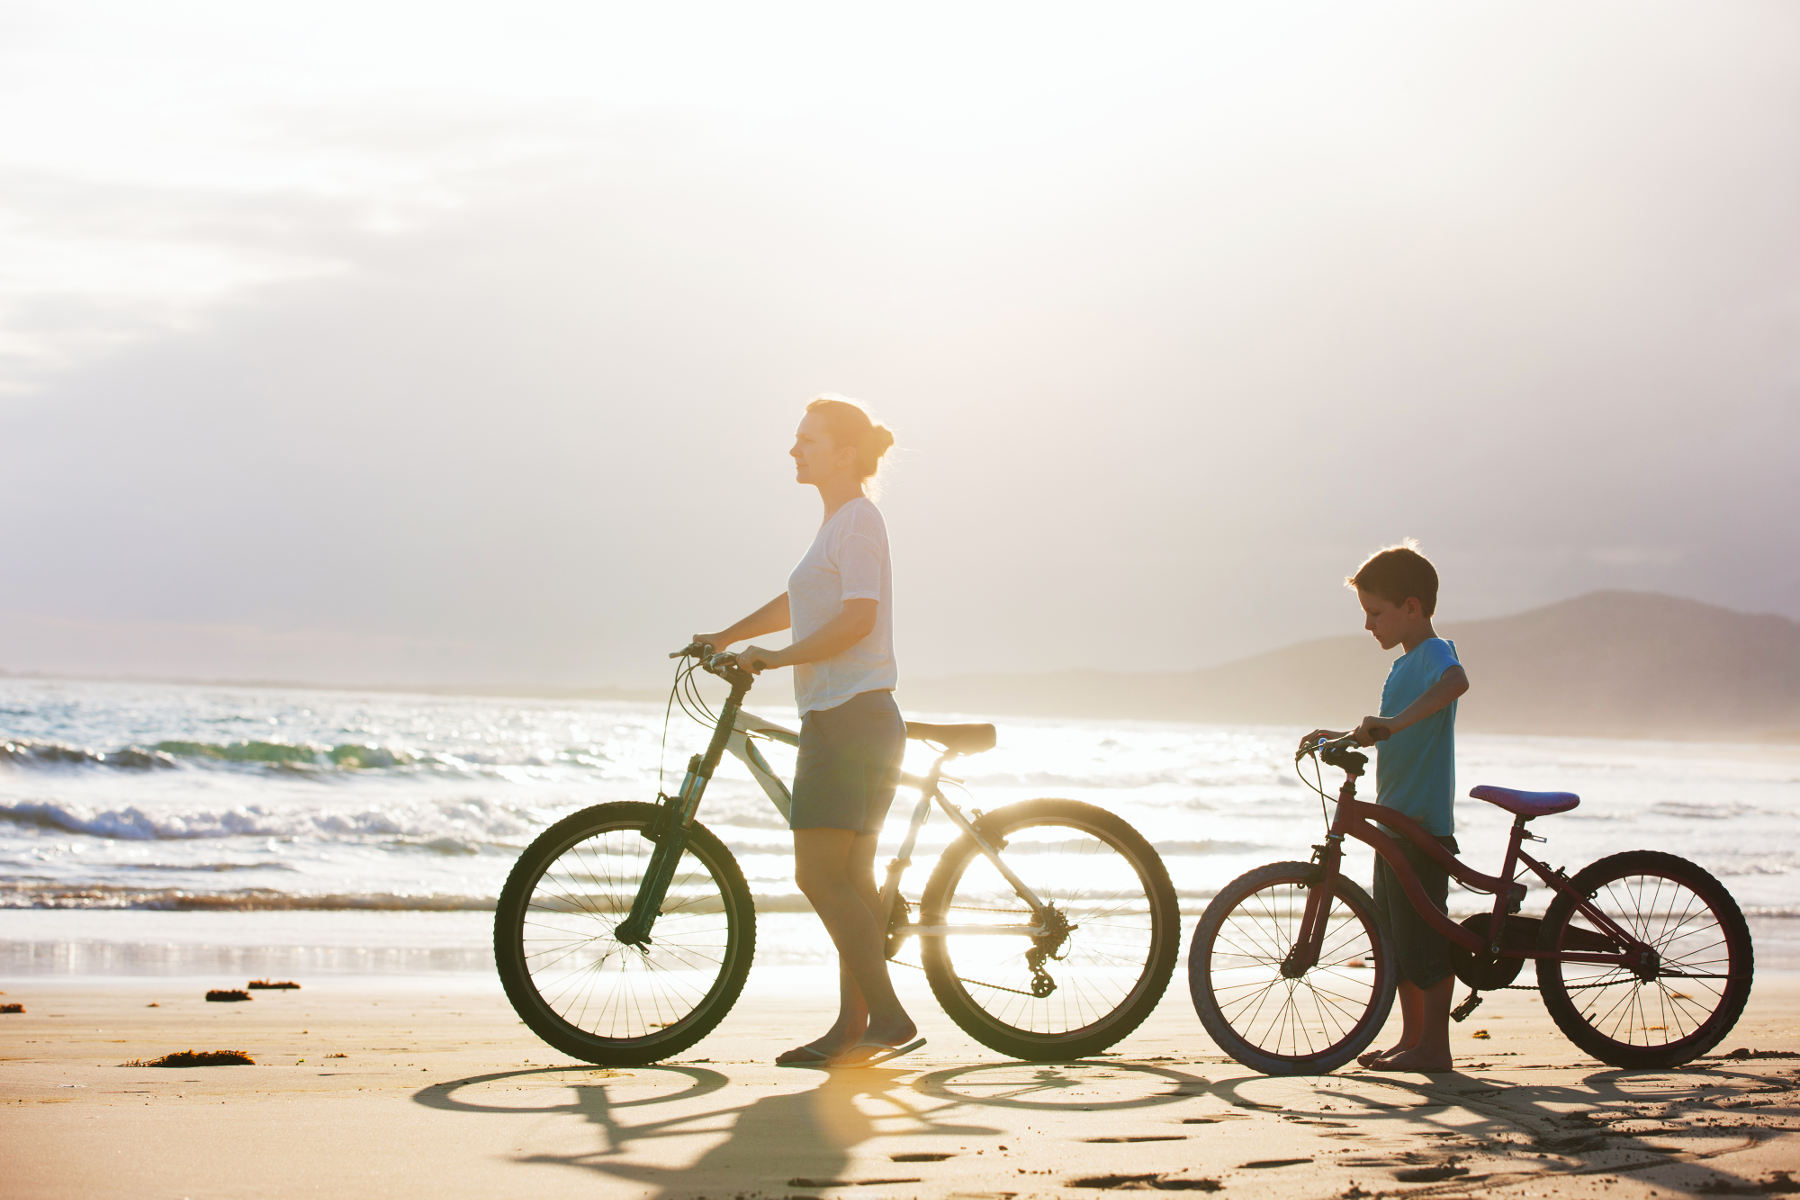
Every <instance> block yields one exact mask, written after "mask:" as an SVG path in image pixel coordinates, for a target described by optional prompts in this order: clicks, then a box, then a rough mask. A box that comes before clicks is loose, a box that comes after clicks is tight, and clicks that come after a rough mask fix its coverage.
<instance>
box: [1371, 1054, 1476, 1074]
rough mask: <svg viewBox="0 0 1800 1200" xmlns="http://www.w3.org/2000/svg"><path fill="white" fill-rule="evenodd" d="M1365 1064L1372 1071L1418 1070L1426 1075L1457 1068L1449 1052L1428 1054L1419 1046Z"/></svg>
mask: <svg viewBox="0 0 1800 1200" xmlns="http://www.w3.org/2000/svg"><path fill="white" fill-rule="evenodd" d="M1364 1065H1365V1066H1367V1067H1368V1068H1369V1069H1370V1070H1371V1071H1417V1072H1419V1073H1420V1074H1424V1075H1435V1074H1438V1073H1440V1072H1443V1071H1454V1070H1455V1069H1456V1066H1455V1064H1454V1063H1452V1062H1451V1061H1450V1056H1449V1055H1448V1054H1438V1055H1433V1054H1426V1053H1425V1052H1424V1051H1422V1050H1419V1049H1417V1048H1414V1049H1411V1050H1403V1051H1401V1052H1400V1053H1398V1054H1393V1055H1389V1056H1387V1057H1385V1058H1380V1059H1377V1060H1376V1061H1375V1062H1372V1063H1366V1064H1364Z"/></svg>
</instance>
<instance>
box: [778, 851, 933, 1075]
mask: <svg viewBox="0 0 1800 1200" xmlns="http://www.w3.org/2000/svg"><path fill="white" fill-rule="evenodd" d="M875 842H876V839H875V836H874V835H872V834H860V833H855V832H852V831H851V830H848V829H796V830H795V831H794V877H795V881H796V882H797V883H798V884H799V885H800V890H801V892H802V893H804V894H805V896H806V898H807V900H808V902H810V903H811V904H812V906H813V911H814V912H816V913H818V914H819V919H820V920H821V921H823V922H824V924H825V931H826V932H827V933H829V934H830V935H831V941H832V944H833V945H834V946H836V947H837V952H838V963H839V975H840V1004H839V1013H838V1023H837V1024H836V1025H834V1026H833V1027H832V1030H831V1032H830V1033H828V1034H827V1037H828V1038H829V1037H832V1035H833V1034H837V1035H839V1036H842V1035H844V1034H847V1033H849V1032H850V1031H851V1030H852V1029H854V1027H855V1026H856V1024H857V1023H858V1021H859V1020H860V1021H861V1022H862V1023H863V1024H864V1028H863V1029H861V1030H860V1031H857V1034H856V1036H850V1037H849V1038H848V1040H847V1044H846V1046H845V1047H844V1048H846V1049H847V1048H848V1046H849V1045H854V1044H855V1043H856V1042H857V1041H860V1040H863V1039H867V1040H870V1041H876V1042H881V1043H883V1044H886V1045H899V1044H901V1043H903V1042H905V1041H907V1040H909V1039H911V1038H912V1037H913V1036H914V1035H915V1034H916V1033H917V1032H918V1027H917V1026H915V1025H914V1024H913V1021H912V1018H911V1017H908V1016H907V1015H906V1009H905V1008H904V1007H902V1006H901V1004H900V998H899V997H898V996H896V995H895V994H894V985H893V982H892V981H891V980H890V979H889V978H888V967H887V946H886V930H885V929H884V928H883V926H882V922H881V917H880V914H879V913H878V912H877V909H878V907H879V904H880V894H879V893H878V892H877V891H876V889H875V873H874V863H875ZM833 1040H835V1039H833ZM823 1041H824V1039H821V1043H822V1042H823ZM819 1048H820V1049H825V1046H824V1045H822V1044H821V1045H820V1046H819Z"/></svg>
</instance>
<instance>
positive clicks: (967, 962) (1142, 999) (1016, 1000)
mask: <svg viewBox="0 0 1800 1200" xmlns="http://www.w3.org/2000/svg"><path fill="white" fill-rule="evenodd" d="M975 824H976V829H977V830H978V831H979V832H980V834H981V836H982V837H983V838H984V839H986V841H987V842H988V844H989V845H990V846H993V847H994V848H995V849H996V850H997V851H1000V852H1001V857H1002V858H1003V859H1004V860H1005V862H1006V865H1007V868H1008V869H1009V870H1011V871H1012V872H1013V873H1014V874H1015V875H1017V876H1018V877H1019V878H1020V879H1021V880H1023V881H1024V883H1025V884H1026V885H1027V886H1028V887H1029V888H1030V889H1031V890H1032V891H1033V892H1035V893H1036V894H1037V896H1038V898H1039V899H1040V900H1042V901H1043V902H1044V903H1045V904H1046V905H1047V908H1046V909H1044V910H1042V911H1041V912H1039V913H1033V911H1032V909H1031V906H1030V905H1029V904H1028V903H1027V902H1026V901H1025V900H1023V899H1022V898H1021V897H1020V896H1019V894H1018V893H1017V891H1016V890H1015V889H1014V888H1013V886H1012V885H1011V884H1010V883H1008V882H1007V880H1006V877H1005V876H1003V875H1002V874H1001V873H1000V872H999V871H998V870H997V869H995V867H994V864H993V863H992V862H991V861H989V859H988V858H987V856H986V855H984V854H983V853H982V852H981V850H980V849H979V847H977V846H976V844H975V841H974V839H972V838H970V837H969V836H968V835H966V834H965V835H964V836H962V837H961V838H958V839H957V840H956V841H955V842H954V843H952V844H951V845H950V846H949V848H948V849H946V850H945V851H944V856H943V857H942V858H941V859H939V860H938V864H937V868H936V869H935V870H934V871H933V872H932V873H931V880H930V882H929V883H927V884H926V886H925V894H924V897H923V898H922V900H921V903H920V906H919V922H920V923H921V924H923V925H927V926H931V925H948V926H955V927H956V931H955V932H951V933H946V934H933V935H927V936H925V937H924V938H923V943H924V944H923V946H922V947H921V957H922V958H923V961H924V967H925V977H926V978H927V979H928V980H929V981H930V983H931V990H932V993H933V994H934V995H936V996H937V999H938V1003H939V1004H941V1005H943V1007H944V1012H945V1013H947V1014H948V1015H949V1017H950V1019H951V1020H953V1021H955V1022H956V1023H957V1024H958V1025H960V1026H961V1027H962V1028H963V1029H964V1030H965V1031H966V1032H967V1033H968V1034H969V1036H971V1037H973V1038H974V1039H975V1040H976V1041H978V1042H980V1043H981V1044H982V1045H984V1046H987V1047H989V1048H991V1049H994V1050H998V1051H999V1052H1000V1053H1002V1054H1007V1055H1011V1056H1013V1057H1015V1058H1022V1059H1027V1060H1029V1061H1032V1062H1057V1061H1066V1060H1068V1059H1073V1058H1081V1057H1083V1056H1084V1055H1089V1054H1095V1053H1098V1052H1099V1051H1101V1050H1104V1049H1106V1048H1107V1047H1108V1046H1111V1045H1112V1044H1113V1043H1115V1042H1117V1041H1118V1040H1119V1039H1120V1038H1122V1037H1124V1036H1125V1035H1126V1034H1128V1033H1130V1032H1131V1031H1132V1030H1133V1029H1136V1028H1137V1027H1138V1025H1139V1024H1140V1023H1142V1022H1143V1020H1144V1018H1145V1017H1147V1016H1149V1015H1150V1010H1151V1009H1153V1008H1155V1007H1156V1002H1157V1001H1158V1000H1159V999H1161V998H1162V994H1163V990H1164V989H1165V988H1167V987H1168V984H1169V976H1170V975H1171V974H1172V973H1173V972H1174V969H1175V956H1176V954H1177V952H1178V951H1179V949H1180V945H1179V942H1180V937H1181V917H1180V913H1179V911H1178V910H1177V908H1176V904H1175V888H1174V886H1173V885H1172V884H1170V882H1169V873H1168V870H1167V869H1166V868H1165V867H1164V866H1163V862H1162V859H1161V857H1160V856H1158V854H1157V853H1156V851H1155V849H1154V848H1152V847H1151V845H1150V843H1149V842H1147V841H1145V840H1144V838H1143V835H1141V834H1139V833H1138V832H1137V830H1135V829H1133V828H1132V827H1131V826H1130V825H1129V824H1127V823H1126V822H1125V821H1123V820H1121V819H1120V818H1119V817H1117V816H1114V815H1113V814H1112V813H1109V812H1107V811H1106V810H1104V809H1100V808H1095V807H1094V806H1093V805H1091V804H1082V803H1079V802H1077V801H1074V800H1028V801H1026V802H1024V803H1022V804H1014V805H1009V806H1008V807H1006V808H1002V809H999V810H997V811H995V812H991V813H988V814H987V815H986V816H984V817H981V818H980V819H979V820H978V821H976V823H975ZM995 926H1015V927H1016V926H1036V927H1038V928H1040V929H1041V930H1042V932H1040V933H1039V935H1038V936H1036V937H1033V936H1031V935H1029V934H1025V933H1020V932H984V930H987V929H992V928H993V927H995Z"/></svg>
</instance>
